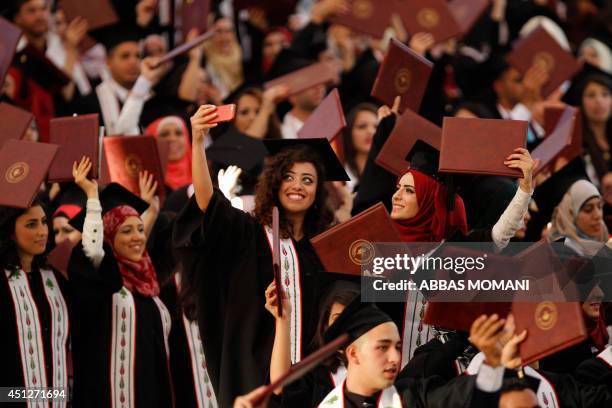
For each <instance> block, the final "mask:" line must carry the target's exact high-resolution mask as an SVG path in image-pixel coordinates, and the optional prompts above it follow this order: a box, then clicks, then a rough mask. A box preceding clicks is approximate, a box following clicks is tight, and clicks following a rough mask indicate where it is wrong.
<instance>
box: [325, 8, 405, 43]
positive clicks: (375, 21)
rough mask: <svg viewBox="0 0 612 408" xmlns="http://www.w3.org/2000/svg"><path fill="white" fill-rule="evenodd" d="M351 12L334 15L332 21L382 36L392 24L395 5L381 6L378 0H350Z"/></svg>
mask: <svg viewBox="0 0 612 408" xmlns="http://www.w3.org/2000/svg"><path fill="white" fill-rule="evenodd" d="M348 4H349V12H348V13H346V14H338V15H336V16H332V18H331V19H330V21H331V22H332V23H334V24H342V25H344V26H347V27H349V28H351V29H353V30H355V31H358V32H361V33H364V34H369V35H371V36H373V37H375V38H381V37H382V36H383V35H384V33H385V30H386V29H387V27H389V26H390V25H391V15H392V13H393V7H390V5H388V4H385V6H382V7H381V4H380V2H377V1H376V0H349V1H348Z"/></svg>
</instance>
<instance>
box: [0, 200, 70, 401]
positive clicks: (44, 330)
mask: <svg viewBox="0 0 612 408" xmlns="http://www.w3.org/2000/svg"><path fill="white" fill-rule="evenodd" d="M48 238H49V227H48V224H47V217H46V215H45V211H44V209H43V207H42V205H41V204H40V202H38V201H34V203H33V204H32V205H31V206H30V207H29V208H27V209H15V208H8V207H0V267H1V268H2V274H1V275H2V276H1V277H0V315H1V316H2V325H1V327H2V336H0V347H1V349H2V353H3V354H2V369H0V385H2V386H3V387H11V388H15V387H26V388H47V387H54V388H64V389H65V398H64V399H63V401H68V371H67V361H66V353H67V345H68V335H69V318H68V308H67V305H66V300H65V296H64V294H65V293H66V291H65V281H64V279H63V277H62V276H61V274H59V273H56V272H55V271H53V270H52V269H51V268H49V267H48V266H47V265H46V259H45V252H46V248H47V242H48ZM58 401H60V400H58ZM28 406H33V405H30V404H28ZM58 406H66V403H65V402H60V403H59V404H58Z"/></svg>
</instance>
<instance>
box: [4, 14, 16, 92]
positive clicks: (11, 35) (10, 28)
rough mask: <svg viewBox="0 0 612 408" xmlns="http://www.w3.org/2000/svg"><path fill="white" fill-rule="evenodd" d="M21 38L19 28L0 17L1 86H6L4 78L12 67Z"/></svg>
mask: <svg viewBox="0 0 612 408" xmlns="http://www.w3.org/2000/svg"><path fill="white" fill-rule="evenodd" d="M20 37H21V30H20V29H19V27H17V26H16V25H14V24H11V23H10V22H9V21H8V20H5V19H3V18H2V17H0V86H1V85H2V84H4V76H5V75H6V72H7V71H8V69H9V67H10V66H11V61H13V56H14V55H15V49H16V48H17V43H18V42H19V38H20Z"/></svg>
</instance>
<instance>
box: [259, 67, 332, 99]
mask: <svg viewBox="0 0 612 408" xmlns="http://www.w3.org/2000/svg"><path fill="white" fill-rule="evenodd" d="M337 79H338V71H337V70H336V68H335V67H334V66H333V65H332V64H330V63H328V62H319V63H316V64H312V65H309V66H307V67H305V68H302V69H298V70H297V71H293V72H291V73H289V74H287V75H283V76H281V77H279V78H276V79H273V80H271V81H268V82H266V83H265V84H264V88H265V89H269V88H271V87H273V86H275V85H286V86H287V87H288V88H289V93H288V95H289V96H291V95H295V94H298V93H300V92H302V91H305V90H307V89H308V88H312V87H313V86H317V85H321V84H329V83H333V82H335V81H336V80H337Z"/></svg>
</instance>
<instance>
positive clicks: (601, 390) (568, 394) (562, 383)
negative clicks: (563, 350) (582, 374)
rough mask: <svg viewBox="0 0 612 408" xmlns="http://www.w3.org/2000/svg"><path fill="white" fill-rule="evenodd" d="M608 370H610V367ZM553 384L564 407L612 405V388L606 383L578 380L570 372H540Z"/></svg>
mask: <svg viewBox="0 0 612 408" xmlns="http://www.w3.org/2000/svg"><path fill="white" fill-rule="evenodd" d="M608 371H610V370H609V369H608ZM540 374H542V375H543V376H544V377H545V378H546V379H547V380H548V381H550V383H551V384H552V385H553V387H554V389H555V391H556V393H557V397H558V398H559V401H560V402H561V404H562V406H564V407H609V406H612V388H610V386H609V384H608V386H606V385H598V386H594V385H588V384H583V383H580V382H578V381H576V380H575V379H574V378H573V377H572V376H571V375H568V374H555V373H551V372H540Z"/></svg>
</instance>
